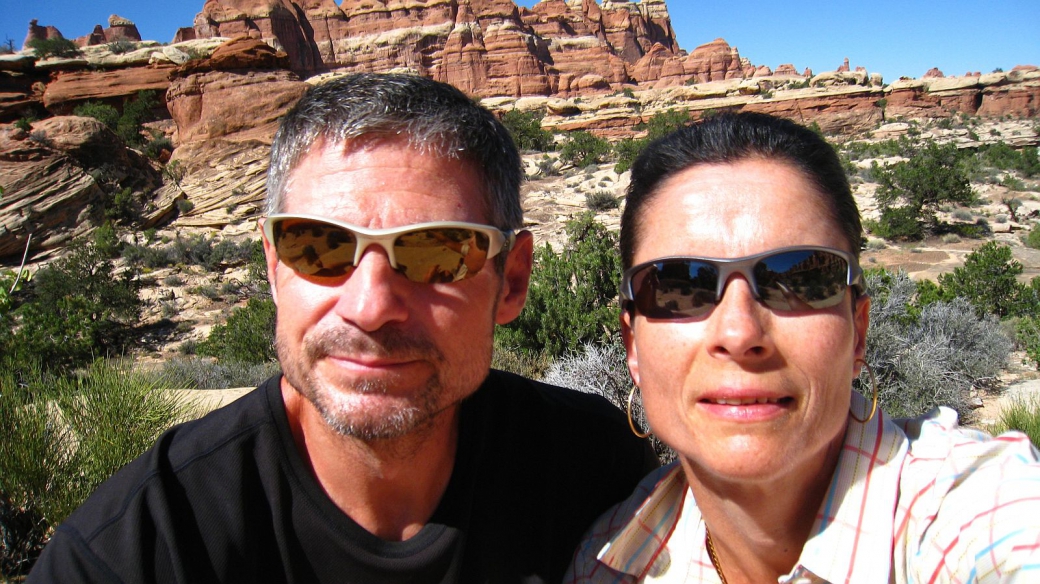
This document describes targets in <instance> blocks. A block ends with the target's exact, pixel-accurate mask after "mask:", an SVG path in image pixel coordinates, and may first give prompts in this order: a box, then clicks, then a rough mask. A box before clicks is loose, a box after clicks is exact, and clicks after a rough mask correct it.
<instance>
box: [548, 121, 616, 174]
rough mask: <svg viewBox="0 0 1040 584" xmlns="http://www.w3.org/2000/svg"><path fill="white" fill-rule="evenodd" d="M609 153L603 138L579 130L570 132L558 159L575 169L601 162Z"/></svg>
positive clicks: (607, 145) (607, 144)
mask: <svg viewBox="0 0 1040 584" xmlns="http://www.w3.org/2000/svg"><path fill="white" fill-rule="evenodd" d="M609 153H610V143H609V142H607V141H606V140H604V139H603V138H597V137H596V136H594V135H592V134H590V133H589V132H586V131H584V130H579V131H577V132H571V133H570V134H569V135H568V136H567V140H566V141H565V142H564V143H563V147H561V148H560V159H561V160H563V161H564V162H567V163H570V164H571V165H572V166H574V167H575V168H585V167H587V166H589V165H590V164H599V163H601V162H603V161H604V160H605V159H606V157H607V155H608V154H609Z"/></svg>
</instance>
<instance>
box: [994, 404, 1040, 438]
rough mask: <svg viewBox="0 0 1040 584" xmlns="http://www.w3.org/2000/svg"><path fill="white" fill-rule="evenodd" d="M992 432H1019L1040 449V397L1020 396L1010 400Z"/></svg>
mask: <svg viewBox="0 0 1040 584" xmlns="http://www.w3.org/2000/svg"><path fill="white" fill-rule="evenodd" d="M991 430H992V432H993V434H1003V433H1004V432H1007V431H1009V430H1018V431H1019V432H1022V433H1023V434H1025V435H1026V436H1028V437H1029V440H1030V441H1031V442H1032V443H1033V446H1036V447H1038V448H1040V397H1037V396H1035V395H1033V396H1030V397H1026V396H1019V397H1017V398H1014V399H1012V400H1010V402H1009V403H1007V404H1006V405H1005V406H1004V407H1003V409H1001V410H1000V414H999V416H998V417H997V421H996V423H995V424H994V425H993V428H991Z"/></svg>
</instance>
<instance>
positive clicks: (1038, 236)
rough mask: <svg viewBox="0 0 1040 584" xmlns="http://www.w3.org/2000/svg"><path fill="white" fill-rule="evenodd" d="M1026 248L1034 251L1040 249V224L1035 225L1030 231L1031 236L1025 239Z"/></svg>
mask: <svg viewBox="0 0 1040 584" xmlns="http://www.w3.org/2000/svg"><path fill="white" fill-rule="evenodd" d="M1025 244H1026V247H1031V248H1033V249H1040V223H1036V224H1034V225H1033V228H1032V229H1030V230H1029V235H1026V238H1025Z"/></svg>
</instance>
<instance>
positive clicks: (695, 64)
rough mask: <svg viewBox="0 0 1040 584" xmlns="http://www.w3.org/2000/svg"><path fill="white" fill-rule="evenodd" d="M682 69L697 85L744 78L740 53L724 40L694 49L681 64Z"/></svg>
mask: <svg viewBox="0 0 1040 584" xmlns="http://www.w3.org/2000/svg"><path fill="white" fill-rule="evenodd" d="M683 69H684V70H685V73H686V75H687V76H689V77H691V78H693V79H695V80H696V81H697V82H698V83H706V82H708V81H725V80H726V79H741V78H743V77H744V69H743V65H742V64H741V62H740V53H739V52H737V49H736V48H735V47H730V46H729V43H727V42H726V41H725V40H724V39H715V40H713V41H712V42H710V43H706V44H703V45H701V46H699V47H697V48H696V49H694V50H693V52H692V53H690V56H689V57H687V58H686V61H685V62H684V63H683Z"/></svg>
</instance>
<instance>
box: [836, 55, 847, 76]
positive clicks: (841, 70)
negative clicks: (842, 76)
mask: <svg viewBox="0 0 1040 584" xmlns="http://www.w3.org/2000/svg"><path fill="white" fill-rule="evenodd" d="M835 71H836V72H838V73H847V72H848V71H849V58H848V57H845V61H843V62H842V64H841V67H838V68H837V69H835Z"/></svg>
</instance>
